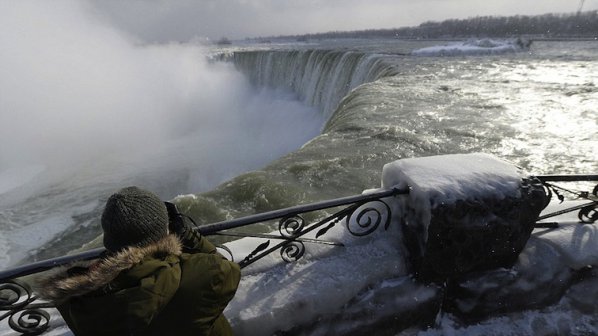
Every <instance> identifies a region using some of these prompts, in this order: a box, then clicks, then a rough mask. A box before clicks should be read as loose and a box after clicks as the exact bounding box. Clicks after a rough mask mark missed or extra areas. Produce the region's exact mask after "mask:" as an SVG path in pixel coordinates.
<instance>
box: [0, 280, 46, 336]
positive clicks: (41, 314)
mask: <svg viewBox="0 0 598 336" xmlns="http://www.w3.org/2000/svg"><path fill="white" fill-rule="evenodd" d="M36 300H37V297H35V296H34V295H33V294H32V292H31V289H30V288H29V286H27V284H24V283H21V282H18V281H14V280H12V281H8V282H5V283H2V284H0V312H4V313H2V315H0V321H2V320H5V319H8V325H9V326H10V328H11V329H12V330H15V331H17V332H20V333H21V334H24V335H38V334H41V333H43V332H44V331H45V330H46V329H48V327H49V323H50V314H49V313H48V311H47V310H46V309H47V308H52V307H53V305H52V304H51V303H48V302H45V303H33V302H34V301H36Z"/></svg>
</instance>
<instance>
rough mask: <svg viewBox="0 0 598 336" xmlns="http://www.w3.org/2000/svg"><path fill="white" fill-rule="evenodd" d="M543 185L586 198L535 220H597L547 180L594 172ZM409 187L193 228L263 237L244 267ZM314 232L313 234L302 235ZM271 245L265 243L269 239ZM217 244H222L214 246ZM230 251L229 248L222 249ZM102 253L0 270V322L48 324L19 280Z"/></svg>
mask: <svg viewBox="0 0 598 336" xmlns="http://www.w3.org/2000/svg"><path fill="white" fill-rule="evenodd" d="M536 178H537V179H539V180H540V181H541V182H542V184H543V185H544V186H545V189H546V193H547V195H548V196H549V198H552V197H553V196H556V197H557V198H558V199H559V200H561V201H562V200H564V196H563V193H568V194H571V195H573V196H575V197H577V198H579V199H584V200H586V201H587V202H586V203H584V204H581V205H575V206H572V207H568V208H566V209H562V210H559V211H556V212H553V213H549V214H545V215H543V216H540V217H539V218H538V221H540V220H544V219H547V218H551V217H554V216H558V215H561V214H564V213H567V212H572V211H577V210H579V214H578V217H579V218H580V222H582V223H592V222H594V221H596V220H598V211H597V207H598V185H596V187H594V189H593V191H592V192H578V191H573V190H569V189H567V188H563V187H561V186H558V185H556V184H554V183H553V182H577V181H598V175H546V176H536ZM408 193H409V189H388V190H381V191H376V192H372V193H368V194H363V195H356V196H350V197H344V198H339V199H334V200H328V201H323V202H317V203H312V204H307V205H300V206H294V207H290V208H285V209H281V210H275V211H270V212H266V213H261V214H256V215H251V216H247V217H242V218H238V219H233V220H228V221H222V222H218V223H213V224H208V225H204V226H201V227H197V228H196V230H197V231H198V232H199V233H201V234H202V235H204V236H212V235H224V236H233V237H256V238H265V239H267V241H265V242H262V243H260V244H259V245H258V246H257V247H256V248H255V249H254V250H253V251H252V252H251V253H249V254H248V255H247V256H246V257H245V258H244V259H243V260H241V261H239V262H238V264H239V265H240V267H242V268H243V267H247V266H249V265H251V264H253V263H254V262H256V261H257V260H259V259H261V258H263V257H264V256H266V255H268V254H270V253H273V252H275V251H280V255H281V257H282V259H283V260H285V261H287V262H292V261H295V260H298V259H299V258H301V257H302V256H303V254H304V252H305V243H318V244H327V245H330V246H342V244H341V243H338V242H333V241H327V240H322V239H320V237H321V236H323V235H324V234H325V233H326V232H328V231H329V230H330V229H331V228H333V227H335V226H336V225H338V224H339V223H342V222H344V224H345V226H346V228H347V230H348V231H349V232H350V233H351V234H352V235H355V236H366V235H369V234H371V233H373V232H374V231H376V230H377V229H378V228H379V227H380V226H383V227H384V228H385V229H388V227H389V225H390V221H391V216H392V213H391V212H392V211H391V206H390V205H389V203H387V200H388V199H389V198H391V197H396V196H399V195H405V194H408ZM338 207H343V208H342V209H340V210H338V211H336V212H334V213H333V214H332V215H329V216H325V217H324V218H321V219H319V220H317V221H316V222H315V223H311V224H307V223H306V220H305V219H304V217H303V215H304V214H306V213H310V212H314V211H319V210H325V209H331V208H338ZM272 220H278V234H259V233H240V232H230V231H229V230H231V229H237V228H240V227H246V226H249V225H253V224H256V223H264V222H269V221H272ZM556 226H558V224H557V223H547V222H539V223H537V227H548V228H551V227H556ZM312 232H313V233H315V235H314V238H307V237H305V236H306V235H307V234H309V233H312ZM273 240H274V241H277V243H274V244H271V242H272V241H273ZM220 247H222V246H220ZM224 249H225V250H226V251H227V252H229V253H230V254H231V259H232V253H231V251H230V250H228V249H226V248H224ZM104 251H105V249H104V248H98V249H94V250H90V251H86V252H83V253H78V254H73V255H68V256H64V257H59V258H53V259H48V260H44V261H39V262H35V263H31V264H28V265H23V266H19V267H15V268H12V269H8V270H5V271H2V272H0V312H4V313H3V314H2V315H0V321H3V320H5V319H8V324H9V326H10V328H11V329H13V330H15V331H17V332H19V333H21V334H24V335H36V334H41V333H43V332H44V331H46V330H47V329H48V328H49V322H50V314H49V313H48V309H50V308H53V307H54V306H53V304H52V303H50V302H39V303H37V302H36V301H37V300H38V298H37V297H36V296H35V295H34V293H33V292H32V290H31V288H30V287H29V286H28V284H27V283H26V282H24V281H22V280H21V279H20V278H22V277H25V276H28V275H32V274H36V273H40V272H44V271H46V270H49V269H52V268H54V267H57V266H61V265H68V264H71V263H73V262H76V261H83V260H92V259H96V258H99V257H100V256H101V255H102V253H103V252H104Z"/></svg>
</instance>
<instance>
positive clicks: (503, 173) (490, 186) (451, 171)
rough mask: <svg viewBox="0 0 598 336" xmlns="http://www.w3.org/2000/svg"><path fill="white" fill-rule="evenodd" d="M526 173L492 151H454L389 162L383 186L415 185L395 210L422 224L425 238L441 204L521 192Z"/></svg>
mask: <svg viewBox="0 0 598 336" xmlns="http://www.w3.org/2000/svg"><path fill="white" fill-rule="evenodd" d="M522 177H523V175H522V172H521V171H520V169H519V168H517V167H516V166H514V165H513V164H511V163H509V162H507V161H503V160H501V159H499V158H496V157H494V156H492V155H488V154H483V153H474V154H450V155H438V156H429V157H423V158H413V159H402V160H397V161H395V162H391V163H388V164H386V165H385V166H384V168H383V170H382V188H387V189H388V188H393V187H395V188H399V189H404V188H410V189H411V190H410V193H409V196H408V197H404V198H400V199H399V201H398V204H397V207H396V209H394V210H393V213H394V214H402V215H404V216H410V217H412V218H411V220H412V221H414V222H416V223H419V224H421V225H422V226H423V227H422V228H423V232H424V238H425V236H427V228H428V226H429V224H430V220H431V211H432V209H433V208H434V207H436V206H437V205H439V204H450V203H454V202H456V201H457V200H471V199H488V198H493V199H497V200H500V199H504V198H505V197H508V196H517V195H518V193H519V184H520V182H521V178H522Z"/></svg>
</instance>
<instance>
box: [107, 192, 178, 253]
mask: <svg viewBox="0 0 598 336" xmlns="http://www.w3.org/2000/svg"><path fill="white" fill-rule="evenodd" d="M102 229H103V230H104V246H105V247H106V249H108V250H109V251H112V252H117V251H120V250H122V249H124V248H126V247H128V246H137V247H141V246H145V245H148V244H151V243H154V242H157V241H159V240H161V239H162V238H164V237H165V236H166V235H167V234H168V212H167V210H166V205H164V202H162V200H160V198H159V197H158V196H156V195H154V194H152V193H151V192H149V191H146V190H143V189H139V188H137V187H127V188H124V189H121V190H120V191H118V192H117V193H116V194H113V195H112V196H110V198H108V202H106V207H105V208H104V212H103V213H102Z"/></svg>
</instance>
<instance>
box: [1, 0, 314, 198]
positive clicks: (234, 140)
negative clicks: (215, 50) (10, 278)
mask: <svg viewBox="0 0 598 336" xmlns="http://www.w3.org/2000/svg"><path fill="white" fill-rule="evenodd" d="M0 28H1V29H0V43H1V44H2V49H3V52H2V53H0V125H1V127H2V132H1V133H0V143H1V144H2V146H1V147H0V193H2V192H4V191H6V190H7V189H11V188H14V187H15V186H18V185H19V184H20V183H25V181H27V180H28V179H29V178H30V176H28V175H35V174H38V173H39V172H40V171H44V172H45V174H46V176H52V179H53V182H55V181H59V180H60V179H66V178H68V179H71V180H72V179H74V178H79V179H83V180H85V179H94V180H96V181H97V180H102V179H104V180H111V179H112V180H114V179H120V178H123V176H130V175H135V174H140V173H147V172H148V171H161V172H164V174H170V172H171V171H181V170H185V171H186V172H185V174H187V175H186V176H187V177H186V178H187V179H188V180H189V181H188V182H189V183H188V187H187V190H180V192H198V191H200V190H202V189H206V188H210V187H213V186H214V185H215V184H217V183H219V182H221V181H223V180H224V179H226V178H229V177H232V176H234V175H236V174H238V173H240V172H242V171H245V170H248V169H254V168H257V167H259V166H261V165H264V164H266V163H267V162H269V161H271V160H272V159H274V158H276V157H277V156H280V155H283V154H284V153H286V152H288V151H291V150H293V149H295V148H297V147H298V146H300V145H301V144H303V143H304V142H305V141H307V140H309V138H311V137H313V136H314V135H316V134H317V133H318V131H319V129H320V127H321V124H322V120H320V117H318V115H317V113H316V112H315V111H314V110H312V109H309V108H307V107H305V106H303V105H302V104H300V103H299V102H297V101H295V100H294V97H293V96H291V95H289V94H286V93H283V92H271V91H260V92H256V89H254V88H252V87H251V86H250V85H249V83H248V82H247V81H246V80H245V78H244V77H243V76H242V75H241V74H240V73H238V72H236V71H235V70H234V69H233V67H232V66H231V65H229V64H218V63H216V64H212V63H208V62H207V61H206V58H205V54H206V52H207V51H206V50H204V49H202V47H200V46H197V45H190V44H167V45H144V44H142V43H140V42H139V41H138V40H136V39H135V38H134V37H133V36H131V35H128V34H127V33H124V32H122V31H120V30H119V29H118V28H115V27H113V26H111V25H110V24H109V23H107V21H104V20H102V19H101V17H100V16H99V15H98V14H97V13H96V10H95V9H94V8H93V7H92V6H91V5H90V4H89V3H87V2H79V1H69V0H61V1H52V2H42V1H13V2H8V1H6V2H1V3H0ZM273 138H275V139H276V141H272V139H273ZM32 167H33V168H32ZM156 178H158V177H156ZM3 179H4V180H5V182H4V186H5V187H4V189H5V190H2V185H3V183H2V180H3ZM7 180H10V181H13V182H12V184H11V183H10V182H6V181H7ZM15 181H18V182H15Z"/></svg>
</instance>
